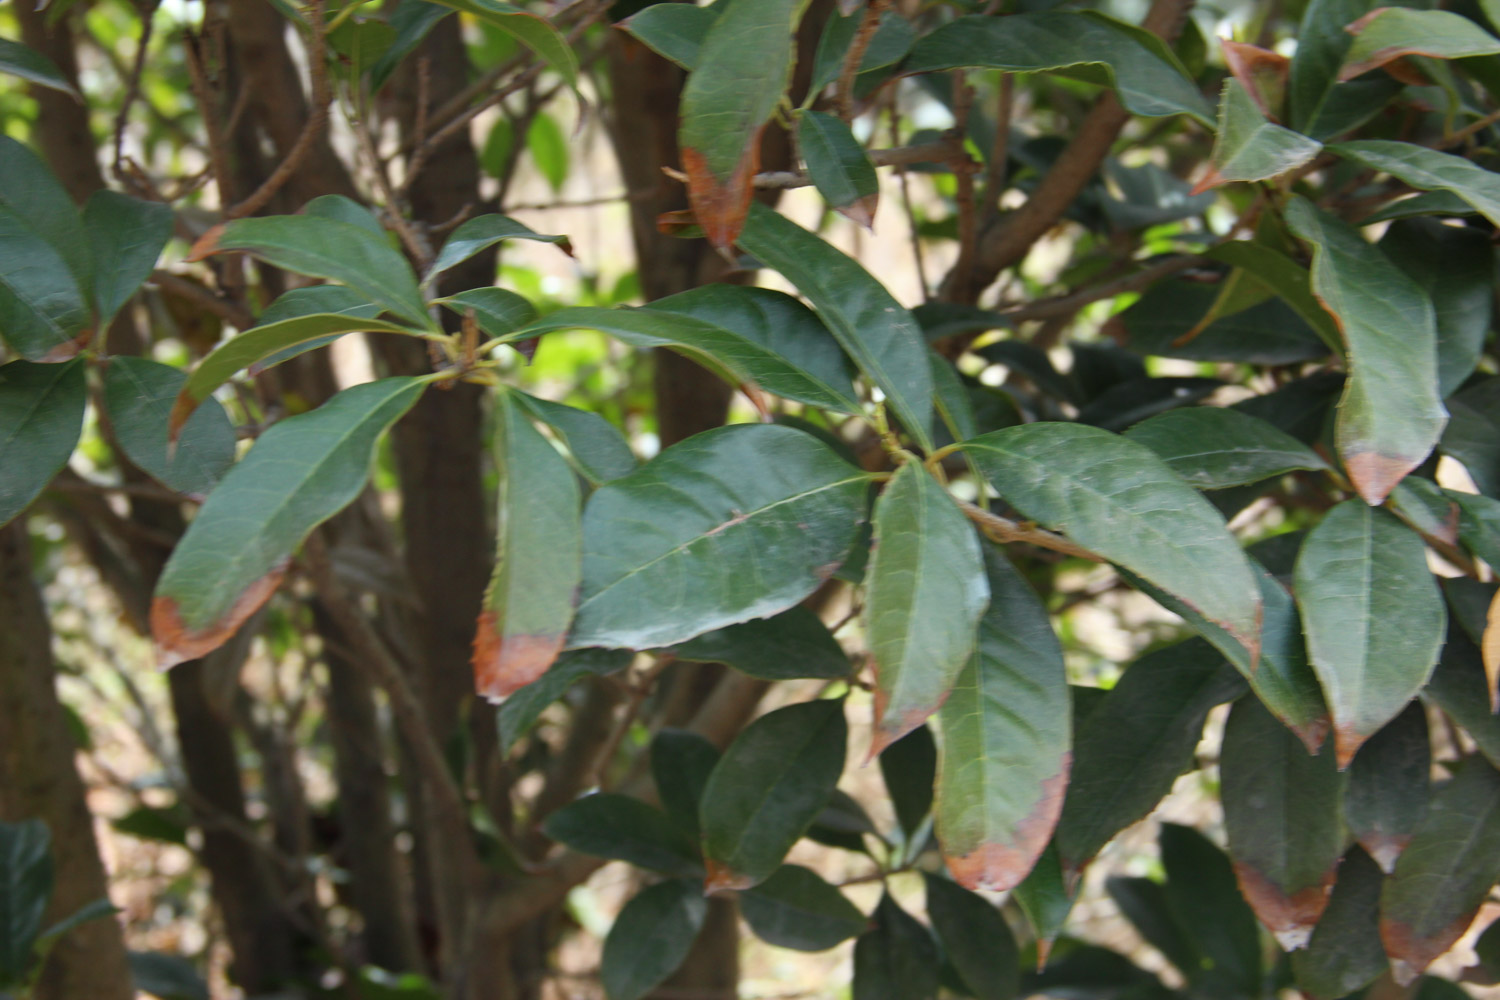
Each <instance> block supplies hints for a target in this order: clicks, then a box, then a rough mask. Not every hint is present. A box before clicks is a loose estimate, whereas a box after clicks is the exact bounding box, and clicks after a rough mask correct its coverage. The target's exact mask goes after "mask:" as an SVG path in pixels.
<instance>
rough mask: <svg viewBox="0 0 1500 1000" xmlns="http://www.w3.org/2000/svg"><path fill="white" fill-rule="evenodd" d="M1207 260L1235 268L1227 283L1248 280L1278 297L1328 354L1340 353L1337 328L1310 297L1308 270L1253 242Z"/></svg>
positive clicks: (1224, 247)
mask: <svg viewBox="0 0 1500 1000" xmlns="http://www.w3.org/2000/svg"><path fill="white" fill-rule="evenodd" d="M1206 256H1209V257H1212V258H1214V259H1215V260H1221V261H1223V262H1224V263H1226V264H1232V265H1234V267H1235V271H1234V272H1232V273H1231V275H1230V277H1229V278H1228V279H1226V283H1227V282H1229V281H1233V280H1234V276H1235V275H1239V276H1241V277H1243V278H1248V279H1249V283H1250V284H1251V285H1252V287H1257V286H1258V288H1259V290H1260V291H1262V292H1264V293H1267V294H1270V295H1276V296H1279V297H1280V298H1281V300H1282V301H1283V302H1285V303H1286V304H1287V305H1289V306H1291V307H1292V309H1294V310H1295V311H1296V313H1297V315H1298V316H1299V317H1300V318H1301V319H1303V320H1304V321H1306V323H1307V325H1308V326H1309V327H1311V328H1312V330H1313V332H1314V333H1316V334H1317V335H1318V338H1319V339H1321V340H1322V341H1323V343H1324V344H1326V345H1327V346H1328V349H1329V350H1331V351H1341V350H1343V341H1342V340H1340V339H1339V328H1338V324H1337V323H1335V322H1334V319H1333V317H1332V316H1330V315H1329V314H1328V310H1326V309H1324V308H1323V305H1322V303H1320V302H1319V301H1318V299H1317V297H1316V296H1315V295H1313V293H1312V286H1311V278H1310V276H1309V275H1308V273H1307V268H1305V267H1303V266H1302V265H1301V264H1298V263H1297V262H1296V261H1294V260H1292V259H1291V258H1290V257H1288V256H1287V255H1286V254H1284V253H1282V252H1281V251H1279V250H1277V249H1275V248H1274V247H1270V246H1267V245H1266V244H1264V243H1259V242H1256V241H1254V240H1231V241H1229V242H1228V243H1221V244H1219V245H1218V246H1216V247H1214V248H1213V249H1212V250H1210V251H1209V252H1208V253H1207V254H1206ZM1216 305H1217V303H1216ZM1250 308H1253V306H1252V307H1250Z"/></svg>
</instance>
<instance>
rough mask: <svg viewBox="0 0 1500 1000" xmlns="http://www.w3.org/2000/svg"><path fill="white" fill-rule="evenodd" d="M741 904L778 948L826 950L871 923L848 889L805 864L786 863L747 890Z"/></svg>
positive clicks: (758, 929) (757, 932) (754, 925)
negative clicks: (851, 899) (842, 889)
mask: <svg viewBox="0 0 1500 1000" xmlns="http://www.w3.org/2000/svg"><path fill="white" fill-rule="evenodd" d="M739 902H740V913H741V914H742V915H743V916H744V918H745V923H747V924H749V925H750V929H751V930H752V931H754V932H755V936H756V937H758V938H760V939H761V940H762V941H764V942H766V943H767V944H774V945H776V946H777V947H778V948H793V949H795V950H797V951H826V950H827V949H829V948H832V947H833V946H834V945H836V944H838V943H839V942H841V941H847V940H848V939H849V938H852V937H854V936H855V935H857V934H861V933H863V932H864V930H865V928H867V927H868V926H869V923H870V922H869V920H867V919H866V918H865V915H864V914H863V913H861V912H859V910H858V909H856V908H855V906H854V904H853V903H851V902H849V900H848V899H847V898H846V897H845V896H844V894H843V893H841V892H839V891H838V890H837V889H835V888H834V887H833V886H831V885H829V884H828V883H827V882H825V881H823V880H822V879H821V878H819V877H818V876H817V875H816V874H815V873H813V872H812V871H810V870H808V869H806V868H803V867H802V866H801V865H782V866H781V867H780V868H778V869H776V871H775V872H774V873H773V874H772V875H771V877H770V878H768V879H766V880H765V881H764V882H762V883H761V884H760V885H757V886H755V887H753V888H750V889H746V890H745V891H744V892H743V893H741V894H740V897H739Z"/></svg>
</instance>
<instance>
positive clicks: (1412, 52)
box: [1339, 7, 1500, 80]
mask: <svg viewBox="0 0 1500 1000" xmlns="http://www.w3.org/2000/svg"><path fill="white" fill-rule="evenodd" d="M1347 30H1348V31H1349V33H1350V34H1351V35H1353V36H1354V44H1353V45H1350V46H1349V51H1348V52H1347V53H1345V55H1344V59H1345V62H1344V68H1343V69H1341V70H1339V79H1340V80H1352V79H1354V78H1355V77H1356V76H1359V75H1360V74H1361V73H1368V72H1369V71H1370V70H1372V69H1375V68H1377V67H1379V66H1384V65H1385V64H1386V63H1388V62H1390V61H1392V60H1393V59H1401V58H1403V57H1405V56H1428V57H1430V58H1433V59H1466V58H1469V57H1472V56H1490V55H1494V54H1495V53H1497V52H1500V38H1496V37H1495V36H1494V35H1491V34H1490V33H1489V32H1487V31H1485V30H1484V29H1483V28H1481V27H1480V26H1479V25H1477V24H1475V23H1474V22H1473V21H1472V20H1470V19H1469V18H1467V17H1464V16H1463V15H1462V14H1455V13H1453V12H1451V11H1446V10H1409V9H1407V8H1405V7H1380V8H1377V9H1376V10H1372V11H1371V12H1370V13H1369V14H1366V15H1365V16H1364V17H1362V18H1360V19H1359V20H1358V21H1356V22H1354V23H1353V24H1351V25H1349V27H1348V29H1347Z"/></svg>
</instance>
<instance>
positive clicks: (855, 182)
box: [797, 111, 880, 229]
mask: <svg viewBox="0 0 1500 1000" xmlns="http://www.w3.org/2000/svg"><path fill="white" fill-rule="evenodd" d="M797 143H798V145H799V146H800V147H801V149H802V156H803V158H804V159H805V160H806V161H807V173H808V176H809V177H811V178H812V182H813V185H814V186H815V187H817V189H818V193H819V194H820V195H822V196H823V200H825V201H827V202H828V204H829V205H830V206H831V207H832V208H835V209H837V210H838V211H839V212H840V213H841V214H843V215H847V216H848V217H849V218H851V219H853V220H854V221H855V222H857V223H859V224H860V225H862V226H864V227H865V228H866V229H869V228H871V227H873V226H874V224H875V206H876V205H877V204H878V203H879V200H880V181H879V180H878V179H877V178H876V176H875V165H874V164H873V163H871V162H870V157H869V156H868V155H867V154H866V153H865V148H864V147H863V146H861V145H860V144H859V140H857V139H855V138H854V133H853V132H851V131H850V130H849V126H848V125H847V124H845V122H844V121H843V120H842V119H840V118H839V117H838V116H836V115H830V114H827V113H826V112H822V111H804V112H803V113H802V120H801V121H800V122H799V123H798V125H797Z"/></svg>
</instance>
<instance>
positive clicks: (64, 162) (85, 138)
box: [11, 2, 104, 202]
mask: <svg viewBox="0 0 1500 1000" xmlns="http://www.w3.org/2000/svg"><path fill="white" fill-rule="evenodd" d="M11 9H12V10H13V11H14V12H15V16H16V20H18V21H19V22H20V24H21V41H23V42H25V43H26V44H27V45H29V46H30V47H31V48H33V49H36V50H37V51H38V52H40V53H42V55H44V56H46V57H47V58H49V59H51V60H52V61H53V63H55V64H56V65H57V68H58V69H59V70H61V71H62V74H63V76H64V77H66V78H67V79H68V81H69V82H70V83H72V84H73V85H74V86H75V87H76V86H77V85H78V59H77V57H76V56H75V55H74V52H73V29H72V26H71V24H70V23H69V21H68V18H67V17H61V18H58V19H57V23H56V24H54V25H51V26H49V25H48V24H47V17H48V13H49V12H48V11H47V10H45V9H44V8H43V7H42V6H41V5H38V4H34V3H25V2H22V3H17V4H13V5H12V6H11ZM31 96H32V97H34V98H35V99H36V107H37V122H38V125H37V129H36V140H37V145H39V146H41V147H42V155H43V156H44V157H45V158H46V160H47V163H48V165H50V166H51V167H52V172H53V173H55V174H56V175H57V179H58V180H60V181H62V185H63V187H65V188H67V189H68V194H70V195H72V196H73V200H74V201H77V202H82V201H84V200H85V199H87V198H88V196H89V195H91V194H93V193H94V192H95V191H97V190H99V189H100V188H102V187H104V174H103V172H102V171H101V170H100V169H99V160H98V158H97V157H98V151H97V150H96V149H95V146H94V137H93V133H92V132H90V131H89V112H88V108H87V106H85V105H83V104H80V103H79V102H78V101H75V100H74V99H73V98H71V97H69V96H68V95H67V94H64V93H62V92H61V91H57V90H51V89H48V88H46V87H39V86H36V85H32V87H31Z"/></svg>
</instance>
